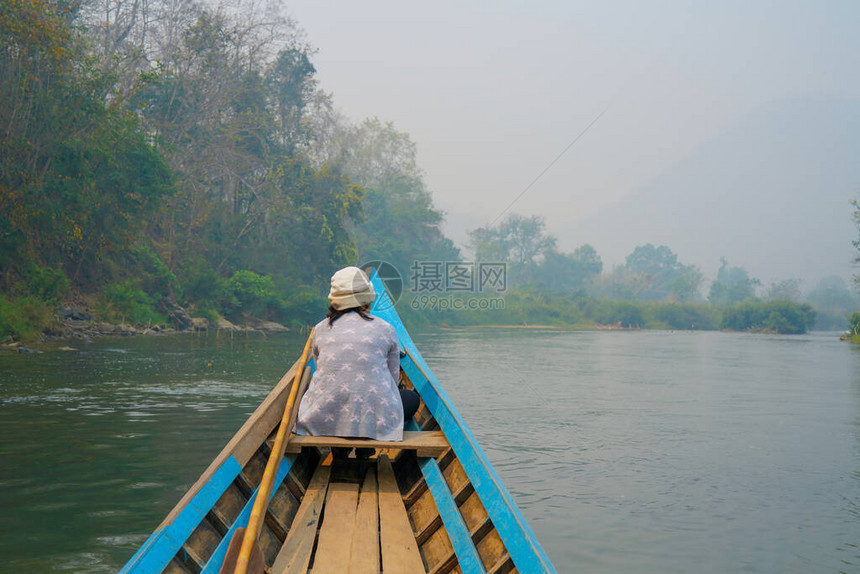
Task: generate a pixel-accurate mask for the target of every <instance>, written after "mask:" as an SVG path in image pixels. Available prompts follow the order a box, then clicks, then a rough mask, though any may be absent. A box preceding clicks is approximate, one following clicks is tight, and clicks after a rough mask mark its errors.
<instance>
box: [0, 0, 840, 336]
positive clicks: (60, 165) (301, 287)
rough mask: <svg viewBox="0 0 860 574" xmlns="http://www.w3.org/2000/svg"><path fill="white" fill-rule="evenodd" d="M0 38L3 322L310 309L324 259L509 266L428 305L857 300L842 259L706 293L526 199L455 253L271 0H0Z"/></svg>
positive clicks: (505, 319) (572, 318) (464, 317)
mask: <svg viewBox="0 0 860 574" xmlns="http://www.w3.org/2000/svg"><path fill="white" fill-rule="evenodd" d="M0 40H2V45H0V128H2V131H0V338H3V337H12V338H15V339H21V338H27V337H30V338H32V337H36V336H39V335H41V334H42V333H47V334H48V335H51V334H61V332H62V331H61V329H60V327H59V326H58V322H57V309H58V308H60V307H61V306H65V307H69V306H75V307H81V308H84V309H87V310H88V313H92V316H93V317H96V318H98V319H99V320H104V321H111V322H128V323H132V324H138V325H152V324H161V325H169V324H170V323H171V321H172V320H173V319H172V314H171V313H172V311H171V310H174V309H177V308H183V309H187V310H188V311H189V312H190V313H191V314H192V315H194V316H199V317H206V318H208V319H210V320H214V319H216V318H219V317H226V318H228V319H231V320H233V321H237V322H238V321H241V320H242V318H243V317H249V316H252V317H259V318H264V319H268V320H273V321H279V322H282V323H285V324H288V325H293V326H299V325H305V324H309V323H312V322H315V321H316V320H318V318H319V317H320V315H321V314H323V313H324V312H325V307H326V301H325V294H326V292H327V287H328V282H329V277H330V276H331V274H332V272H333V271H334V270H336V269H338V268H339V267H342V266H345V265H355V264H361V263H365V262H369V261H385V262H388V263H390V264H391V265H392V266H393V268H395V269H397V270H398V271H399V274H400V275H401V276H402V277H401V279H402V283H403V285H404V286H405V287H408V286H410V285H411V284H413V283H416V277H415V273H416V271H415V268H416V265H418V263H419V262H424V263H426V262H444V263H446V264H451V263H453V264H454V265H453V266H452V269H457V268H458V267H457V265H456V264H468V263H469V262H472V263H474V262H493V263H500V264H503V265H504V266H505V272H506V282H505V284H504V285H503V288H501V289H497V291H498V292H497V293H496V294H497V295H499V296H502V297H503V298H504V305H503V307H501V308H495V309H491V310H488V309H483V310H482V309H477V310H480V311H482V312H480V313H479V312H477V310H476V312H456V311H455V310H453V309H450V308H449V309H443V308H440V306H439V305H436V307H437V308H436V309H433V308H432V305H431V306H429V308H428V306H427V305H425V306H424V307H422V306H421V305H418V306H416V305H409V304H407V303H404V304H402V305H401V307H400V308H402V309H403V312H404V313H406V314H407V315H409V316H410V317H411V318H412V319H413V320H414V321H417V322H424V323H447V324H452V325H456V324H486V323H491V324H552V325H576V326H587V325H595V324H597V325H605V326H615V327H622V328H630V327H660V328H678V329H690V328H697V329H717V328H731V329H736V330H758V331H768V332H787V333H795V332H805V331H806V330H808V329H810V328H812V327H813V326H815V325H816V320H817V321H818V327H820V328H831V329H842V328H844V327H846V326H847V322H846V314H847V313H848V312H850V311H851V310H853V309H854V308H855V307H856V301H855V300H854V297H853V295H852V294H851V292H850V291H849V289H848V288H847V286H846V285H845V284H844V282H841V280H840V279H838V278H833V279H828V280H825V281H823V282H822V283H821V284H819V285H818V286H817V287H816V288H815V289H814V290H813V291H812V292H810V293H807V294H805V295H802V294H801V293H800V290H799V286H798V285H799V284H798V282H797V281H796V280H793V279H789V280H786V281H784V282H781V283H779V284H775V285H771V286H769V287H767V288H764V287H763V286H762V285H761V284H760V283H759V282H757V281H756V280H755V279H753V278H752V277H750V275H749V273H748V272H747V271H746V270H744V269H741V268H739V267H733V266H731V265H730V264H729V263H728V262H726V261H723V262H722V266H721V267H720V269H719V271H718V273H717V278H716V280H715V281H713V283H712V284H711V285H710V289H709V291H708V293H707V295H704V294H703V293H702V290H703V285H704V276H703V274H702V272H701V271H700V270H699V269H698V268H696V267H695V266H692V265H685V264H682V263H681V262H680V261H678V258H677V256H676V255H675V254H674V253H673V252H672V251H671V249H669V248H668V247H666V246H653V245H643V246H637V247H636V248H635V249H634V250H633V252H632V253H631V254H630V255H629V256H628V257H627V260H626V261H625V264H623V265H620V266H617V267H616V268H614V269H612V270H604V268H603V263H602V261H601V259H600V257H599V255H598V254H597V252H596V251H595V249H594V248H593V247H591V246H589V245H583V246H581V247H579V248H577V249H576V250H574V251H573V252H571V253H565V252H562V251H560V250H558V249H557V246H556V242H555V239H554V237H553V236H552V235H550V234H548V233H547V232H546V230H545V228H544V224H543V220H542V219H541V218H540V217H523V216H519V215H516V214H511V215H509V216H508V217H507V218H505V219H504V220H502V221H501V222H499V223H498V225H495V226H491V227H486V228H480V229H475V230H473V231H472V232H471V240H472V248H473V250H474V254H473V256H472V255H470V256H469V257H464V255H463V254H462V253H461V252H460V250H459V249H458V248H457V247H455V245H454V244H453V242H452V241H451V240H450V239H448V238H447V237H445V235H444V234H443V232H442V230H441V225H442V223H443V214H442V213H441V212H440V211H439V210H438V209H437V208H435V207H434V205H433V200H432V196H431V193H430V191H429V190H428V189H427V188H426V186H425V184H424V180H423V176H422V172H421V170H420V168H419V166H418V162H417V150H416V146H415V144H414V142H412V140H411V139H410V137H409V135H408V134H406V133H403V132H401V131H399V130H398V129H397V128H396V127H395V126H394V125H392V124H391V123H388V122H385V121H382V120H380V119H378V118H368V119H362V120H359V121H355V120H353V119H350V118H346V117H344V116H343V115H342V114H340V113H338V111H337V108H336V103H335V101H334V98H333V97H332V96H331V95H330V94H327V93H325V92H324V91H323V90H321V89H320V86H319V84H318V82H317V80H316V69H315V67H314V64H313V55H314V49H313V47H312V46H311V45H310V44H309V43H308V42H307V41H306V40H305V39H304V37H303V34H302V32H301V30H300V28H299V26H298V24H297V23H296V22H294V21H292V20H291V19H290V18H288V17H287V16H285V15H284V14H283V13H282V12H281V11H280V10H279V8H278V5H277V4H276V3H267V2H265V1H257V0H243V1H242V2H241V3H240V4H239V5H235V6H231V7H230V8H229V9H228V8H226V7H213V6H208V5H206V4H201V3H193V2H186V1H182V0H148V1H147V2H138V1H137V0H112V1H110V2H104V1H98V2H97V1H96V0H5V1H4V2H3V3H2V4H0ZM460 269H461V270H462V266H461V267H460ZM840 282H841V283H840ZM413 287H414V285H413ZM497 287H498V286H497ZM416 291H417V290H416V289H412V292H410V293H409V295H410V296H411V297H412V299H411V301H412V302H413V303H414V301H415V298H416V297H418V296H421V295H423V296H427V295H429V294H428V293H423V294H422V293H418V292H416ZM477 294H478V293H477V292H476V291H475V290H472V292H471V295H477ZM433 295H434V296H437V295H438V294H435V293H434V294H433ZM444 295H445V296H446V297H451V298H452V299H450V300H448V299H446V301H448V306H449V307H450V306H451V305H450V303H451V302H452V301H459V300H462V298H463V297H468V296H469V295H470V293H468V292H466V293H462V292H461V293H449V292H447V291H446V292H445V293H444ZM424 301H429V300H428V299H425V300H424ZM437 301H438V299H437ZM467 308H468V307H467Z"/></svg>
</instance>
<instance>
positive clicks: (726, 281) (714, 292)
mask: <svg viewBox="0 0 860 574" xmlns="http://www.w3.org/2000/svg"><path fill="white" fill-rule="evenodd" d="M720 262H721V265H720V269H719V271H717V279H716V281H714V282H713V283H712V284H711V289H710V292H709V294H708V300H709V301H710V302H711V304H713V305H731V304H733V303H739V302H741V301H744V300H745V299H749V298H750V297H754V296H755V290H756V287H757V286H758V285H760V284H761V282H760V281H759V280H758V279H753V278H751V277H750V276H749V273H747V270H746V269H744V268H743V267H730V266H729V263H728V261H726V259H725V257H724V258H722V259H720Z"/></svg>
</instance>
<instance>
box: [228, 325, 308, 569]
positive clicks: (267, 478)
mask: <svg viewBox="0 0 860 574" xmlns="http://www.w3.org/2000/svg"><path fill="white" fill-rule="evenodd" d="M313 337H314V331H313V329H311V333H310V335H308V341H307V343H305V348H304V350H303V351H302V358H301V359H299V364H298V368H297V369H296V375H295V378H294V379H293V386H292V387H291V388H290V396H289V398H287V405H286V407H284V415H283V417H281V426H279V427H278V434H277V435H276V436H275V444H274V445H273V446H272V452H271V454H269V461H268V462H267V463H266V471H265V472H264V473H263V478H262V479H261V480H260V487H259V488H258V489H257V498H256V499H255V500H254V506H253V508H252V509H251V517H250V518H249V519H248V526H247V528H246V529H245V535H244V537H243V538H242V546H241V548H240V549H239V557H238V558H237V559H236V569H235V570H234V571H233V573H234V574H246V573H247V571H248V564H249V561H250V560H251V554H252V551H253V550H254V548H255V547H256V546H257V536H258V535H259V532H260V525H261V524H262V522H263V517H264V516H265V515H266V508H267V507H268V505H269V494H270V493H271V491H272V482H273V481H274V479H275V473H276V472H277V469H278V466H279V465H280V462H281V459H282V458H283V457H284V447H285V446H286V445H285V441H284V438H285V437H286V435H287V431H288V430H289V428H290V425H291V424H292V420H291V419H292V411H293V404H294V403H295V401H296V395H297V393H298V390H299V385H300V384H301V379H302V374H303V373H304V371H305V365H306V364H307V362H308V352H309V351H310V348H311V341H312V340H313ZM225 563H226V560H225ZM225 565H226V564H225ZM222 571H223V570H222Z"/></svg>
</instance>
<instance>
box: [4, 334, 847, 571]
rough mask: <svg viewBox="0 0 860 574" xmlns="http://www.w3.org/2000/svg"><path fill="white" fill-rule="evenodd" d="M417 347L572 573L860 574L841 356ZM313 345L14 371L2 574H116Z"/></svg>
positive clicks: (704, 345) (431, 341) (190, 340)
mask: <svg viewBox="0 0 860 574" xmlns="http://www.w3.org/2000/svg"><path fill="white" fill-rule="evenodd" d="M414 336H415V339H416V342H417V344H418V346H419V348H420V349H421V350H422V352H423V354H424V356H425V358H426V359H427V361H428V363H429V364H430V366H431V367H432V368H433V370H434V372H435V373H436V375H437V377H438V378H439V379H440V380H441V381H442V382H443V384H444V385H445V387H446V390H447V391H448V393H449V394H450V395H451V397H452V399H453V401H454V403H455V404H456V405H457V407H458V408H459V409H460V411H461V413H462V414H463V416H464V418H465V420H466V421H467V423H468V424H469V425H470V427H471V429H472V431H473V432H474V434H475V435H476V436H477V438H478V440H479V441H480V443H481V444H482V445H483V447H484V449H485V450H486V452H487V455H488V456H489V458H490V460H491V461H492V462H493V464H494V465H495V467H496V469H497V471H498V473H499V474H500V475H501V477H502V479H503V480H504V482H505V484H506V485H507V487H508V489H509V491H510V492H511V493H512V495H513V497H514V499H515V500H516V502H517V504H518V505H519V506H520V508H521V509H522V511H523V514H524V515H525V516H526V518H527V519H528V520H529V522H530V524H531V526H532V528H533V530H534V531H535V533H536V534H537V536H538V539H539V540H540V541H541V543H542V544H543V546H544V548H545V549H546V551H547V553H548V554H549V556H550V558H551V559H552V560H553V562H554V563H555V565H556V567H557V568H558V570H559V572H575V571H580V572H596V573H617V572H637V573H652V572H653V573H658V572H661V573H663V572H691V571H695V572H715V573H722V572H726V573H728V572H761V573H770V572H798V573H801V572H803V573H806V572H833V573H837V572H860V547H858V546H860V348H857V347H855V346H852V345H850V344H847V343H842V342H840V341H839V340H838V338H837V337H836V336H834V334H832V333H830V334H822V333H814V334H810V335H803V336H772V335H771V336H769V335H747V334H737V333H717V332H658V331H633V332H605V331H551V330H521V329H446V330H432V331H426V332H420V333H414ZM303 339H304V338H303V336H301V335H298V334H295V335H283V336H278V337H268V338H263V337H251V338H250V339H246V338H245V337H235V338H234V339H233V340H231V339H230V338H229V336H227V337H224V336H223V334H222V336H221V337H220V338H218V339H217V340H216V338H215V337H214V336H210V337H209V338H208V339H207V338H205V337H197V336H165V337H137V338H129V339H101V340H96V341H95V342H92V343H86V344H85V343H74V344H72V346H73V347H76V350H74V351H60V350H57V349H58V348H59V346H60V345H59V344H58V345H57V349H48V351H47V352H45V353H44V354H41V355H17V354H8V353H7V354H0V461H2V462H0V572H95V573H101V572H116V570H118V569H119V568H120V567H121V566H122V564H123V563H124V562H125V561H126V560H127V559H128V558H129V557H130V556H131V554H132V553H133V552H134V550H135V549H136V548H137V546H138V545H139V544H140V543H141V542H143V541H144V540H145V539H146V538H147V536H148V535H149V534H150V532H151V531H152V529H153V528H154V527H155V526H156V525H157V524H158V523H159V522H160V520H161V519H162V518H163V516H164V515H165V514H166V513H167V512H168V510H169V509H170V508H171V507H172V506H173V504H175V502H176V501H177V500H178V499H179V497H180V496H181V495H182V493H183V492H184V490H185V489H186V488H188V487H189V486H190V485H191V484H192V483H193V482H194V480H196V478H197V476H198V475H199V474H200V472H201V471H202V470H203V469H204V468H205V467H206V465H207V464H208V463H209V461H211V459H212V458H213V457H214V455H215V454H217V452H218V451H220V449H221V448H222V447H223V445H224V444H225V443H226V441H227V440H228V439H229V438H230V436H232V434H233V433H234V432H235V430H236V429H237V428H238V427H239V426H240V425H241V423H242V422H243V421H244V419H245V418H246V417H247V416H248V414H250V413H251V412H252V411H253V410H254V408H255V407H256V405H257V404H258V403H259V401H260V400H261V399H262V398H263V397H264V396H265V395H266V394H267V392H268V390H269V389H270V388H271V386H272V384H274V382H275V381H277V379H278V378H279V377H280V376H281V375H282V374H283V372H284V371H285V370H286V368H287V366H288V365H289V364H290V363H291V362H292V360H293V359H294V358H295V356H297V355H298V353H299V351H300V349H301V346H302V343H303Z"/></svg>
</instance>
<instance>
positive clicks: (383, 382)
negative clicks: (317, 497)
mask: <svg viewBox="0 0 860 574" xmlns="http://www.w3.org/2000/svg"><path fill="white" fill-rule="evenodd" d="M375 298H376V293H375V291H374V290H373V285H372V284H371V282H370V281H369V280H368V278H367V275H365V273H364V271H362V270H361V269H359V268H358V267H346V268H345V269H341V270H340V271H338V272H337V273H335V274H334V275H333V276H332V278H331V291H330V292H329V296H328V300H329V304H330V306H329V311H328V315H327V316H326V318H325V319H324V320H323V321H321V322H320V323H319V324H318V325H317V326H316V327H315V328H314V339H313V356H314V362H315V364H316V371H315V373H314V376H313V379H311V383H310V385H309V387H308V390H307V392H306V393H305V395H304V397H303V398H302V401H301V404H300V405H299V413H298V420H297V422H296V434H303V435H315V436H339V437H361V438H370V439H375V440H390V441H400V440H403V422H404V420H409V419H410V418H412V415H414V414H415V411H416V410H417V409H418V394H417V393H416V392H414V391H408V390H401V389H398V388H397V381H398V380H399V378H400V350H399V348H398V344H397V333H396V332H395V331H394V327H392V326H391V325H390V324H388V323H387V322H386V321H384V320H382V319H380V318H379V317H373V316H371V315H370V304H371V303H372V302H373V300H374V299H375ZM372 452H373V449H369V452H368V451H367V450H365V449H358V452H357V453H356V454H357V455H358V456H362V457H363V456H369V454H371V453H372ZM335 454H336V456H338V455H339V456H343V455H344V454H345V453H343V452H337V453H335ZM347 454H348V450H347Z"/></svg>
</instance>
